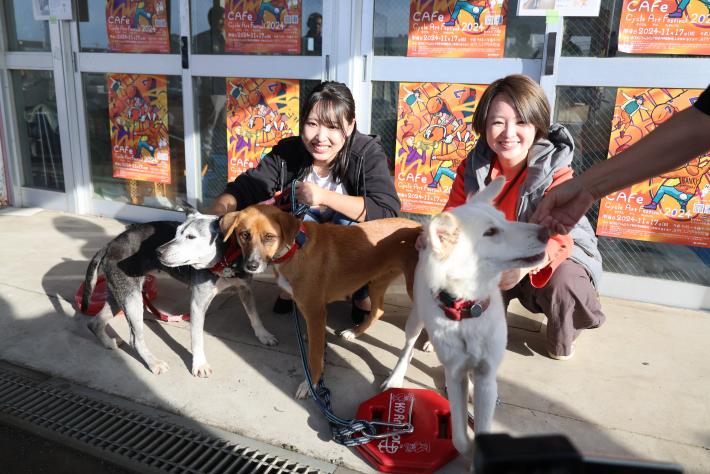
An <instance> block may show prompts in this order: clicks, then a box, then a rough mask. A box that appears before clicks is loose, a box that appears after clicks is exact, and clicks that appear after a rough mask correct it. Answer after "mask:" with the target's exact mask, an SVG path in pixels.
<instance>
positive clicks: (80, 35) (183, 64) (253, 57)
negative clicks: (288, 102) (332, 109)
mask: <svg viewBox="0 0 710 474" xmlns="http://www.w3.org/2000/svg"><path fill="white" fill-rule="evenodd" d="M123 3H125V2H106V1H100V2H83V5H82V2H80V5H79V12H78V13H79V15H78V18H77V19H78V21H77V22H76V28H75V29H74V31H73V32H72V38H71V39H72V41H71V43H72V45H73V50H74V56H75V68H76V69H75V73H74V78H75V89H76V97H77V102H76V103H77V116H78V121H79V122H80V123H81V124H82V126H80V127H79V133H80V139H81V144H82V147H81V148H82V155H83V156H84V157H85V158H84V160H83V163H84V166H83V176H82V177H83V182H84V183H85V186H84V189H86V193H87V196H86V200H87V202H90V208H91V211H90V212H93V213H95V214H100V215H107V216H112V217H120V218H126V219H129V220H133V221H141V220H153V219H159V218H178V217H179V216H176V215H175V214H174V212H175V211H179V210H181V209H182V204H183V203H184V202H188V203H190V204H191V205H193V206H197V207H200V208H205V207H207V206H209V204H210V203H211V201H212V200H213V199H214V197H216V196H217V195H218V194H219V193H220V192H221V191H222V190H223V189H224V186H225V185H226V183H227V180H228V179H229V178H230V177H231V174H230V169H231V168H230V165H229V163H230V160H231V161H239V160H237V157H236V156H235V153H234V152H235V147H234V143H233V142H234V141H236V140H237V139H239V138H240V137H242V138H244V137H246V139H245V141H249V138H250V137H251V136H252V135H254V136H255V133H254V134H252V135H249V134H245V133H241V129H240V133H241V135H240V133H235V130H234V129H233V127H228V126H227V123H228V120H229V119H230V117H231V118H233V115H234V114H237V115H239V114H240V113H246V112H244V110H242V109H245V108H248V107H252V108H255V107H257V106H260V105H264V106H265V107H266V108H270V107H271V104H269V103H266V102H264V99H267V98H268V97H265V96H259V95H258V91H255V90H248V88H241V86H240V84H245V82H244V81H245V80H248V79H250V80H251V81H252V82H251V83H250V86H249V87H252V86H254V84H256V83H257V82H259V83H261V82H264V81H259V80H269V79H273V80H274V81H271V83H276V82H278V83H284V81H286V83H288V84H291V83H295V84H296V88H297V89H298V91H300V92H299V96H300V97H302V95H303V93H304V91H307V90H308V87H309V84H312V82H313V81H316V82H317V81H319V80H321V79H322V78H323V77H325V76H326V74H325V73H324V71H325V66H326V63H327V60H326V58H327V57H328V56H327V54H329V53H328V48H329V47H330V44H329V43H327V44H324V43H323V41H322V40H321V35H320V33H319V31H320V30H319V28H323V29H324V30H326V31H327V30H328V28H330V26H329V25H328V21H327V19H328V9H327V8H326V9H325V11H324V8H323V5H322V1H321V0H302V1H298V2H288V6H289V8H288V9H287V10H283V11H279V8H278V6H276V7H274V8H260V5H261V3H262V2H251V3H250V2H246V3H245V2H234V1H230V0H194V1H188V0H179V1H178V0H174V1H167V2H160V1H155V2H152V4H153V5H165V7H166V9H167V10H166V11H165V12H162V13H163V14H162V16H161V15H160V14H159V13H161V12H156V11H145V12H143V13H140V14H139V13H137V12H136V11H134V10H131V11H125V12H121V11H118V10H116V11H114V12H113V13H112V11H111V10H110V8H109V7H107V5H108V4H111V5H118V4H123ZM139 3H142V2H139ZM263 3H269V2H263ZM146 4H148V2H146ZM247 4H248V5H247ZM252 4H253V5H252ZM237 5H247V6H248V7H249V9H248V11H246V14H244V13H245V12H242V11H238V10H236V6H237ZM269 5H270V4H269ZM270 6H272V7H273V5H270ZM113 8H117V7H113ZM151 15H154V20H155V19H159V18H165V19H166V20H167V29H168V31H167V34H166V35H165V37H164V38H163V39H162V40H161V41H162V42H163V43H162V44H163V46H161V47H162V48H164V51H161V52H145V51H140V52H139V51H138V50H140V49H141V47H140V45H136V44H135V43H136V42H138V43H140V39H141V37H140V36H134V37H133V38H134V41H133V44H132V45H126V44H125V39H124V40H122V39H121V36H120V35H119V34H117V33H115V32H116V31H119V32H120V31H122V30H120V29H117V28H116V27H115V26H112V25H113V24H115V23H116V22H123V23H124V24H126V25H128V24H129V23H133V24H132V25H130V26H127V27H126V28H124V30H131V29H132V28H133V27H134V26H136V25H137V26H138V30H140V29H141V28H144V29H148V30H149V29H151V28H154V27H155V24H154V23H152V22H151V19H150V16H151ZM259 15H261V18H258V16H259ZM324 18H325V19H326V20H325V21H324ZM133 29H135V28H133ZM269 29H270V30H269ZM267 30H268V31H267ZM271 30H277V33H279V34H283V33H284V31H285V32H287V33H288V36H289V38H288V39H287V40H284V44H288V45H290V46H289V47H288V51H284V50H283V48H281V47H282V46H284V45H283V44H281V45H279V44H278V41H277V39H278V38H279V36H278V34H274V35H273V36H272V37H269V35H270V33H269V31H271ZM240 35H241V36H240ZM257 36H258V38H257ZM136 38H138V40H136ZM255 38H257V39H261V43H259V41H254V39H255ZM265 38H266V39H265ZM143 41H144V42H145V41H157V40H152V39H149V37H147V36H146V37H144V39H143ZM122 42H123V43H122ZM122 44H123V45H122ZM156 44H157V43H156ZM264 45H266V46H264ZM269 48H272V49H273V51H271V50H269ZM280 48H281V49H280ZM133 51H136V52H133ZM129 83H130V85H132V86H133V88H131V86H127V84H129ZM271 83H269V84H267V85H266V86H264V87H268V86H270V85H271ZM240 88H241V89H240ZM271 90H276V89H273V88H272V89H271ZM242 92H243V93H244V94H243V95H242V96H241V97H240V93H242ZM249 92H254V94H252V95H249ZM274 93H275V94H276V93H278V90H276V92H274ZM157 96H162V97H163V98H164V99H163V101H162V102H160V101H157V102H155V101H154V102H148V101H146V100H145V99H146V97H150V98H151V100H153V99H154V98H155V97H157ZM230 97H231V98H230ZM251 100H253V103H252V102H250V101H251ZM146 102H148V103H146ZM267 102H268V101H267ZM230 104H232V105H230ZM234 104H236V105H234ZM154 106H155V107H154ZM237 109H239V110H242V112H238V110H237ZM250 110H251V109H250ZM296 110H297V108H296ZM131 114H133V115H131ZM161 114H164V120H163V123H161V124H160V127H162V128H161V129H162V132H156V137H155V138H153V137H152V136H151V134H150V132H151V129H149V128H147V124H149V123H152V124H153V126H154V128H155V117H156V116H157V117H160V116H161ZM292 118H293V117H292ZM295 119H296V122H297V112H296V117H295ZM151 121H152V122H151ZM248 122H249V121H248V120H247V123H248ZM257 122H258V121H257ZM260 123H261V122H260ZM231 125H234V123H231ZM262 125H263V124H262ZM272 129H273V130H275V129H276V128H274V127H273V126H272V128H269V132H271V130H272ZM279 131H280V132H281V131H283V130H279ZM273 135H274V134H271V135H270V138H273ZM131 140H132V142H131ZM230 140H231V141H232V142H231V143H232V148H231V150H230V148H229V143H230ZM141 142H145V144H142V143H141ZM153 142H155V143H153ZM126 143H129V144H130V143H132V144H133V145H132V146H128V147H126V148H122V147H124V146H125V145H126ZM261 144H262V145H263V140H262V143H261ZM161 147H163V148H164V149H165V151H164V152H163V151H162V150H163V148H161ZM129 149H130V150H129ZM265 149H266V148H265V147H262V148H260V151H262V152H263V151H264V150H265ZM161 153H162V154H161ZM161 160H162V161H166V162H167V163H169V164H167V165H165V164H162V163H161ZM161 166H162V170H161V168H160V167H161ZM122 168H123V169H122ZM147 169H152V170H153V171H154V172H152V174H151V172H149V171H146V170H147Z"/></svg>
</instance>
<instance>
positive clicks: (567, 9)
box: [518, 0, 601, 18]
mask: <svg viewBox="0 0 710 474" xmlns="http://www.w3.org/2000/svg"><path fill="white" fill-rule="evenodd" d="M600 5H601V0H521V1H519V2H518V16H547V15H548V14H549V12H550V11H551V10H555V11H556V14H558V15H559V16H563V17H565V18H566V17H568V16H599V7H600Z"/></svg>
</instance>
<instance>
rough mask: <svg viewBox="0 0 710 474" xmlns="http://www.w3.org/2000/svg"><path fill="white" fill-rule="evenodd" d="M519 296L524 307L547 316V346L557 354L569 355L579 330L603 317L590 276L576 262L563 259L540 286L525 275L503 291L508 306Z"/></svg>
mask: <svg viewBox="0 0 710 474" xmlns="http://www.w3.org/2000/svg"><path fill="white" fill-rule="evenodd" d="M513 298H518V301H520V304H522V305H523V306H524V307H525V309H527V310H528V311H531V312H533V313H543V314H545V316H546V317H547V349H548V350H549V351H550V352H551V353H553V354H556V355H569V354H570V352H571V351H572V342H574V340H575V339H576V338H577V336H579V333H580V332H581V331H582V329H591V328H595V327H598V326H601V324H602V323H603V322H604V321H605V320H606V316H604V313H602V309H601V303H600V302H599V297H598V296H597V291H596V289H595V288H594V285H593V284H592V279H591V277H590V276H589V274H588V273H587V271H586V270H585V268H584V267H583V266H582V265H580V264H579V263H576V262H573V261H572V260H569V259H567V260H565V261H564V262H562V264H560V266H559V267H557V269H556V270H555V272H554V273H553V274H552V277H551V278H550V281H548V282H547V285H545V286H544V287H543V288H535V287H533V286H532V285H531V284H530V279H529V278H527V277H525V278H523V279H522V280H521V281H520V283H518V284H517V285H516V286H514V287H513V288H511V289H510V290H508V291H504V292H503V299H504V302H505V305H506V307H507V305H508V303H509V302H510V300H512V299H513Z"/></svg>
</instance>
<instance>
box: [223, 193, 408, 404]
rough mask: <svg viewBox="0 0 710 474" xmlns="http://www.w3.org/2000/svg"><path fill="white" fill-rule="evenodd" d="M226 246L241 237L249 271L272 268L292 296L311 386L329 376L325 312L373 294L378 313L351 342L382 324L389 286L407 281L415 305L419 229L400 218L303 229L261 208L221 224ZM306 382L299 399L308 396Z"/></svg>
mask: <svg viewBox="0 0 710 474" xmlns="http://www.w3.org/2000/svg"><path fill="white" fill-rule="evenodd" d="M221 226H222V231H223V232H224V234H225V239H227V238H229V236H230V235H232V233H236V234H237V238H238V240H239V244H240V246H241V248H242V254H243V256H244V270H246V271H247V272H249V273H260V272H263V271H264V270H266V268H267V266H268V265H269V264H272V265H273V266H274V269H275V271H276V274H277V276H278V278H277V283H278V285H279V286H280V287H281V288H282V289H284V290H285V291H287V292H288V293H290V294H291V295H292V297H293V300H294V301H295V302H296V305H297V306H298V309H299V310H300V311H301V313H302V314H303V317H304V319H305V320H306V327H307V334H308V364H309V368H310V372H311V380H312V381H313V383H317V382H318V380H320V377H321V375H322V373H323V356H324V353H323V351H324V347H325V329H326V304H328V303H330V302H332V301H337V300H342V299H345V298H346V297H347V296H348V295H351V294H352V293H353V292H354V291H355V290H357V289H358V288H360V287H362V286H364V285H365V284H367V285H368V286H369V293H370V300H371V302H372V310H371V311H370V314H369V315H368V317H367V318H365V320H364V321H363V322H362V324H360V325H358V326H356V327H354V328H352V329H348V330H346V331H343V332H342V333H341V334H340V335H341V336H342V337H345V338H346V339H353V338H355V337H358V336H360V335H361V334H363V333H364V332H365V331H366V330H367V328H368V327H370V325H371V324H372V323H373V322H375V321H376V320H377V319H379V318H380V316H382V313H383V304H384V296H385V292H386V291H387V288H388V287H389V285H390V283H392V281H393V280H394V279H395V278H397V277H398V276H399V275H401V274H404V276H405V279H406V284H407V292H408V293H409V296H410V298H411V295H412V282H413V276H414V269H415V267H416V265H417V249H416V248H415V243H416V240H417V237H418V236H419V234H420V233H421V225H420V224H419V223H417V222H415V221H412V220H409V219H402V218H390V219H378V220H374V221H369V222H363V223H360V224H356V225H352V226H342V225H335V224H316V223H312V222H301V221H300V220H299V219H298V218H296V217H294V216H293V215H291V214H288V213H286V212H283V211H281V210H280V209H278V208H276V207H274V206H267V205H256V206H251V207H247V208H246V209H244V210H242V211H239V212H232V213H229V214H226V215H225V216H224V217H223V218H222V224H221ZM308 392H309V391H308V383H307V382H306V381H304V382H303V383H302V384H301V385H300V386H299V387H298V390H297V391H296V398H306V397H307V396H308Z"/></svg>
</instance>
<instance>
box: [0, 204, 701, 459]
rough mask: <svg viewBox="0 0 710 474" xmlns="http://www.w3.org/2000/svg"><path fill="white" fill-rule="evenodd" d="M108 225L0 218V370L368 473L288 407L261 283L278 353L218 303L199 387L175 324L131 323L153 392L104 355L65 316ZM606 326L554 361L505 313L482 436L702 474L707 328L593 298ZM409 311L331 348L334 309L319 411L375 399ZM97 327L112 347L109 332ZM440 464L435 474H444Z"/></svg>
mask: <svg viewBox="0 0 710 474" xmlns="http://www.w3.org/2000/svg"><path fill="white" fill-rule="evenodd" d="M123 227H124V224H123V223H120V222H118V221H115V220H113V219H106V218H97V217H85V216H74V215H69V214H62V213H58V212H53V211H45V210H39V211H38V212H32V210H23V209H4V210H0V259H1V260H0V261H2V262H3V265H1V266H0V315H1V316H0V360H4V361H7V362H10V363H13V364H17V365H21V366H26V367H29V368H32V369H35V370H38V371H40V372H44V373H48V374H52V375H56V376H61V377H63V378H66V379H69V380H70V381H72V382H75V383H77V384H81V385H85V386H87V387H90V388H93V389H96V390H99V391H102V392H106V393H110V394H114V395H118V396H121V397H125V398H128V399H131V400H134V401H137V402H139V403H142V404H145V405H148V406H153V407H157V408H161V409H164V410H167V411H170V412H173V413H176V414H179V415H182V416H184V417H186V418H189V419H192V420H195V421H198V422H201V423H205V424H207V425H211V426H215V427H218V428H221V429H224V430H227V431H230V432H233V433H237V434H239V435H241V436H245V437H249V438H254V439H257V440H259V441H262V442H265V443H269V444H272V445H275V446H280V447H284V448H286V449H292V450H294V451H297V452H299V453H301V454H304V455H307V456H312V457H315V458H318V459H320V460H324V461H328V462H332V463H335V464H340V465H343V466H346V467H348V468H350V469H353V470H356V471H360V472H373V471H372V469H371V468H370V467H369V465H368V464H367V463H366V462H365V461H364V460H363V459H362V458H361V457H359V456H358V454H357V453H356V452H355V451H354V450H350V449H348V448H344V447H342V446H339V445H337V444H335V443H334V442H331V441H329V437H330V432H329V429H328V425H327V423H326V421H325V419H324V418H323V416H322V415H321V414H320V412H319V411H318V409H317V407H316V406H315V404H314V403H313V402H312V401H298V400H294V398H293V394H294V393H295V391H296V388H297V386H298V384H299V383H300V382H301V381H302V380H303V374H302V369H301V361H300V356H299V353H298V345H297V341H296V337H295V334H294V328H293V322H292V320H291V317H290V315H287V316H280V315H275V314H273V313H272V312H271V305H272V303H273V300H274V298H275V296H276V292H277V290H276V286H275V284H274V282H273V280H272V278H271V276H270V275H265V276H263V277H260V278H259V279H257V281H255V283H254V292H255V296H256V298H257V302H258V307H259V311H260V314H261V316H262V319H263V321H264V325H265V326H266V327H267V329H268V330H269V331H271V332H272V333H273V334H274V335H276V337H277V338H278V339H279V341H280V342H279V344H278V345H277V346H274V347H265V346H262V345H260V344H259V342H258V341H257V340H256V338H255V337H254V335H253V332H252V331H251V328H250V326H249V323H248V321H247V318H246V316H245V315H244V312H243V309H242V307H241V304H240V302H239V299H238V297H237V296H236V294H235V293H233V292H229V291H228V292H226V293H224V294H222V295H219V296H218V297H217V298H216V299H215V301H214V302H213V303H212V306H211V308H210V310H209V312H208V315H207V321H206V324H205V347H206V353H207V358H208V360H209V361H210V363H211V365H212V368H213V369H214V371H215V373H214V375H213V376H212V377H211V378H209V379H197V378H194V377H192V376H191V375H190V372H189V369H190V352H189V349H190V337H189V324H188V323H182V322H181V323H162V322H157V321H155V320H154V319H151V318H150V317H149V316H146V326H147V331H146V332H147V342H148V344H149V347H150V348H151V350H152V351H153V352H154V353H155V354H156V355H157V356H158V357H160V358H161V359H163V360H165V361H167V362H168V363H169V364H170V370H169V371H168V372H167V373H166V374H163V375H160V376H155V375H153V374H151V373H150V372H149V371H148V369H147V368H146V367H145V366H144V365H143V364H142V362H141V361H139V360H138V358H137V355H136V354H135V353H134V352H133V350H132V349H130V348H127V347H126V346H125V345H124V346H122V347H121V348H120V349H118V350H115V351H108V350H106V349H104V348H103V347H102V346H100V345H99V343H98V341H97V340H96V338H95V337H94V336H93V335H92V334H91V333H90V332H89V331H88V330H87V329H86V324H85V323H86V321H87V317H86V316H84V315H82V314H80V313H77V311H76V310H75V308H74V306H73V300H74V293H75V292H76V289H77V287H78V285H79V283H80V282H81V281H82V280H83V277H84V272H85V270H86V265H87V263H88V260H89V259H90V258H91V257H92V256H93V254H94V253H95V252H96V250H98V248H99V247H101V245H103V243H105V242H106V241H107V240H109V239H111V238H113V237H114V236H116V235H117V234H118V233H120V232H121V231H122V230H123ZM158 292H159V295H158V299H157V300H156V301H155V304H156V306H158V307H160V308H161V309H165V310H167V311H173V312H175V313H178V312H182V311H186V308H187V306H186V305H187V294H186V291H185V287H184V286H182V285H180V284H178V283H176V282H174V281H172V280H168V279H165V278H159V282H158ZM603 307H604V310H605V312H606V314H607V323H606V324H605V325H604V326H603V327H601V328H598V329H595V330H590V331H586V332H585V333H583V334H582V336H581V337H580V339H579V341H578V343H577V353H576V355H575V357H574V358H573V359H572V360H570V361H565V362H559V361H554V360H551V359H549V358H548V357H547V356H545V355H543V354H544V332H542V331H544V320H543V318H541V317H538V316H535V315H530V314H528V313H526V312H525V311H524V310H522V309H521V308H520V307H518V306H511V308H510V314H509V326H510V331H509V332H510V334H509V342H508V351H507V354H506V357H505V359H504V361H503V364H502V367H501V369H500V371H499V373H498V383H499V392H500V398H501V402H502V404H501V405H500V406H499V408H498V410H497V411H496V416H495V421H494V429H495V430H496V431H505V432H509V433H511V434H513V435H524V434H540V433H562V434H565V435H566V436H568V437H569V438H570V439H571V440H572V442H573V443H574V444H575V445H576V446H577V447H578V449H580V450H581V451H582V452H583V453H584V454H590V455H591V454H595V455H605V456H621V457H626V458H629V457H630V458H642V459H650V460H659V461H672V462H677V463H679V464H681V465H683V466H684V467H685V469H686V472H697V473H700V472H710V404H709V403H708V401H709V400H710V395H709V394H710V378H709V377H708V370H707V364H708V362H707V361H708V360H710V345H708V344H707V341H706V338H707V335H708V334H710V314H708V313H707V312H702V311H691V310H681V309H673V308H667V307H661V306H656V305H649V304H640V303H633V302H629V301H625V300H617V299H609V298H603ZM408 308H409V302H408V299H407V297H406V294H404V291H403V288H402V287H401V286H396V287H393V288H392V289H391V290H390V292H389V294H388V297H387V300H386V312H385V316H384V317H383V318H382V320H380V321H379V322H378V323H376V324H375V325H374V326H373V327H372V328H371V329H370V330H369V331H368V333H367V334H366V335H365V336H364V337H362V338H361V339H360V340H358V341H355V342H347V341H343V340H341V339H339V338H338V337H336V336H335V335H334V332H335V331H337V330H340V329H343V328H345V327H347V326H348V323H349V307H348V305H347V303H337V304H333V305H331V306H330V308H329V315H330V316H329V335H328V352H327V367H326V382H327V384H328V387H329V388H330V389H331V391H332V395H333V409H334V411H335V413H336V414H338V415H341V416H343V417H351V416H354V414H355V411H356V408H357V406H358V405H359V404H360V402H362V401H363V400H366V399H368V398H370V397H372V396H374V395H375V394H376V393H378V392H379V390H378V387H379V384H380V383H381V382H382V381H383V380H384V378H385V377H386V376H387V374H388V372H389V370H390V369H391V368H392V367H394V364H395V362H396V360H397V356H398V354H399V350H400V348H401V345H402V344H403V342H404V335H403V330H402V328H403V327H404V322H405V318H406V315H407V312H408ZM110 325H111V327H112V329H113V330H114V331H115V333H116V334H117V335H119V336H120V337H121V338H123V339H124V340H127V339H128V334H129V330H128V326H127V324H126V321H125V318H122V317H118V318H114V319H113V320H112V322H111V324H110ZM407 384H408V385H409V386H411V387H429V388H435V389H437V390H441V389H442V387H443V370H442V369H441V367H440V365H439V363H438V361H437V360H436V357H435V355H433V354H425V353H422V352H421V351H415V355H414V359H413V361H412V364H411V367H410V370H409V372H408V377H407ZM463 467H464V464H463V461H462V460H460V459H459V460H456V461H454V462H452V463H451V464H450V465H449V466H446V467H445V468H443V469H442V470H441V472H459V471H460V470H462V469H463Z"/></svg>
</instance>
